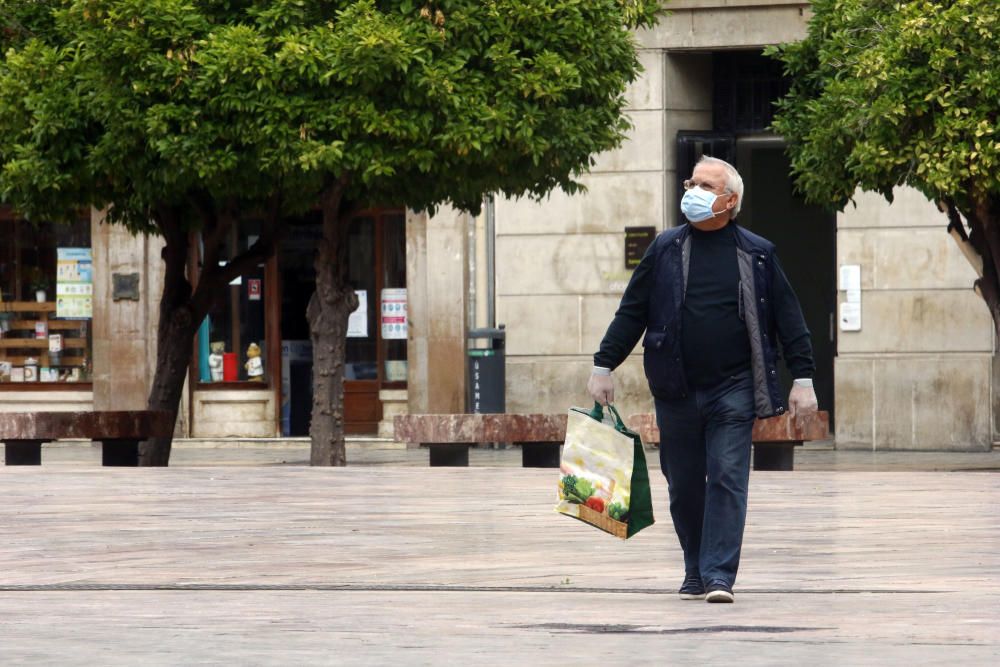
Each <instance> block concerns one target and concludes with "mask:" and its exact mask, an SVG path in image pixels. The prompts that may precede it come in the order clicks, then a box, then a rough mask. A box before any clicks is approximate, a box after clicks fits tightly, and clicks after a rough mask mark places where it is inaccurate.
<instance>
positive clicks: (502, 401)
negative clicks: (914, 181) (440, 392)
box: [465, 324, 507, 413]
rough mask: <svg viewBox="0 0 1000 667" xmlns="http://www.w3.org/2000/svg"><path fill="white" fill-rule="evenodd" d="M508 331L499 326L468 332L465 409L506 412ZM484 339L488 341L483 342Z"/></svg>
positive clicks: (478, 411) (469, 410) (470, 410)
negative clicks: (505, 347) (506, 348)
mask: <svg viewBox="0 0 1000 667" xmlns="http://www.w3.org/2000/svg"><path fill="white" fill-rule="evenodd" d="M506 338H507V331H506V329H505V328H504V325H503V324H501V325H500V326H499V327H497V328H483V329H470V330H469V334H468V350H467V351H468V356H469V360H468V361H469V363H468V364H467V368H468V382H467V383H466V386H467V391H466V401H465V411H466V412H472V413H501V412H506V411H507V393H506V386H505V383H506V379H507V372H506V363H507V362H506V353H505V350H504V346H505V341H506ZM481 341H485V342H486V344H485V345H483V344H482V343H481Z"/></svg>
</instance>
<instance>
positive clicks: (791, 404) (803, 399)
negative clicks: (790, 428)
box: [788, 384, 818, 419]
mask: <svg viewBox="0 0 1000 667" xmlns="http://www.w3.org/2000/svg"><path fill="white" fill-rule="evenodd" d="M817 407H818V406H817V404H816V392H815V390H813V388H812V387H804V386H802V385H799V384H793V385H792V391H791V392H790V393H789V394H788V414H790V415H791V416H792V419H796V418H802V417H808V416H810V415H812V414H814V413H815V412H816V408H817Z"/></svg>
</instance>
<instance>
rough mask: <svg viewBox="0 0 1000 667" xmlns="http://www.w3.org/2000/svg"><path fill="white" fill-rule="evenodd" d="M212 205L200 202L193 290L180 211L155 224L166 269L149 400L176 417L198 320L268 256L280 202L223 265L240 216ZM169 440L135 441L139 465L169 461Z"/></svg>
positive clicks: (277, 230)
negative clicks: (199, 254) (249, 242)
mask: <svg viewBox="0 0 1000 667" xmlns="http://www.w3.org/2000/svg"><path fill="white" fill-rule="evenodd" d="M210 209H211V207H210V206H208V205H206V206H203V207H202V208H201V210H202V221H203V232H204V233H203V235H202V244H203V246H204V252H205V255H204V258H203V266H202V271H201V274H200V275H199V278H198V287H197V289H196V290H193V289H192V287H191V283H190V282H189V281H188V278H187V261H188V248H189V244H188V232H187V231H186V230H185V229H184V226H183V225H182V224H181V221H180V214H179V213H178V212H177V211H172V210H171V211H161V212H159V213H158V214H157V223H158V227H159V229H160V231H161V233H162V234H163V237H164V239H165V241H166V245H165V246H164V248H163V260H164V262H165V263H166V271H165V275H164V280H163V295H162V296H161V297H160V315H159V318H160V319H159V324H158V329H157V336H156V341H157V349H156V373H155V374H154V376H153V386H152V389H151V390H150V392H149V399H148V401H147V406H148V409H150V410H163V411H166V412H170V413H171V414H173V415H174V420H175V422H176V418H177V413H178V411H179V408H180V402H181V396H182V394H183V392H184V380H185V378H187V374H188V368H189V366H190V365H191V354H192V350H193V348H194V345H193V343H194V337H195V334H196V333H197V331H198V326H199V325H200V324H201V322H202V320H204V319H205V316H206V315H208V312H209V310H210V309H211V307H212V304H213V303H215V302H216V301H217V300H218V299H219V298H220V297H222V296H223V295H224V294H225V291H226V287H227V286H228V285H229V283H230V282H231V281H232V280H233V279H234V278H236V277H237V276H241V275H243V274H244V273H246V272H247V271H248V270H250V268H252V267H254V266H257V264H258V263H259V262H262V261H265V260H267V259H268V258H270V257H271V255H272V254H273V253H274V249H275V247H276V245H277V239H278V236H279V233H280V220H281V218H280V216H279V213H278V211H279V209H280V207H279V206H278V205H277V204H276V205H275V206H274V208H273V210H272V211H271V212H270V214H269V215H267V216H265V219H264V226H263V228H262V230H261V234H260V236H259V237H258V239H257V241H256V242H255V243H254V244H253V246H251V247H250V248H248V249H247V250H246V251H245V252H243V253H241V254H240V255H237V256H236V257H234V258H233V259H232V260H231V261H229V262H227V263H225V266H224V267H223V266H219V257H220V251H221V248H222V246H223V244H224V243H225V239H226V238H227V235H228V233H229V231H230V230H231V229H232V227H233V226H234V225H236V224H238V219H239V218H238V215H237V213H236V211H235V210H234V209H233V207H230V208H228V209H227V210H226V211H224V212H223V213H222V214H219V213H217V212H216V211H214V210H210ZM173 440H174V439H173V436H172V435H171V436H167V437H162V438H150V439H149V440H147V441H145V442H143V443H142V445H141V446H140V447H139V465H140V466H165V465H167V464H168V463H169V461H170V449H171V446H172V444H173Z"/></svg>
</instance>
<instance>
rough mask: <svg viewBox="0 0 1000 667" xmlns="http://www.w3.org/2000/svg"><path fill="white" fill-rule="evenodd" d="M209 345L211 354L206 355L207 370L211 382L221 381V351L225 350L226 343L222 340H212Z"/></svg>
mask: <svg viewBox="0 0 1000 667" xmlns="http://www.w3.org/2000/svg"><path fill="white" fill-rule="evenodd" d="M209 347H210V348H211V349H212V354H210V355H208V370H209V372H210V373H211V376H212V382H222V353H223V352H225V351H226V344H225V343H223V342H222V341H214V342H212V343H211V344H210V345H209Z"/></svg>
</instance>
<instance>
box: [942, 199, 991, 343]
mask: <svg viewBox="0 0 1000 667" xmlns="http://www.w3.org/2000/svg"><path fill="white" fill-rule="evenodd" d="M970 191H971V188H970ZM944 204H945V207H946V212H947V213H948V218H949V220H950V223H949V225H948V231H949V233H950V234H951V235H952V236H953V237H954V238H955V240H956V241H957V242H958V243H959V247H960V248H962V249H963V251H964V252H966V253H967V255H966V256H968V246H970V245H971V246H972V248H973V249H974V250H975V252H976V253H977V254H978V255H979V257H980V258H981V260H982V261H981V263H980V262H973V261H972V260H971V259H970V263H971V264H972V266H973V268H974V269H975V270H976V271H977V273H979V279H978V280H976V282H975V289H976V293H977V294H979V296H980V297H982V299H983V301H985V302H986V306H987V307H988V308H989V310H990V315H991V316H992V318H993V329H994V331H995V332H996V334H997V340H1000V197H997V196H991V195H985V196H981V197H974V198H973V203H972V204H971V205H969V206H967V207H963V208H962V209H961V210H960V209H959V207H958V206H956V204H955V203H954V201H952V200H947V199H946V200H945V201H944ZM962 216H964V217H965V220H967V221H968V225H969V231H968V233H966V230H965V223H964V222H963V220H962Z"/></svg>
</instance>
